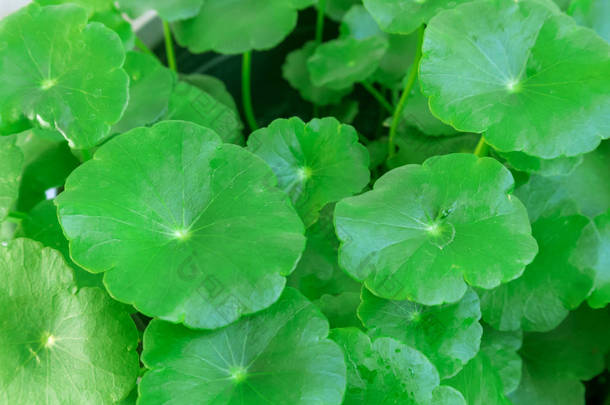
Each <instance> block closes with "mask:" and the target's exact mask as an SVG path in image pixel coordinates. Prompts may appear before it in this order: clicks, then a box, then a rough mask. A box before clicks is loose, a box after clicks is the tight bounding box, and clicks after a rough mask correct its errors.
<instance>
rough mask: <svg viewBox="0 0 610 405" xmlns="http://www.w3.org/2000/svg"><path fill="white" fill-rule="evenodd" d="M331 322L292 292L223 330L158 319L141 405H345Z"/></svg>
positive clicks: (147, 352) (147, 350) (150, 337)
mask: <svg viewBox="0 0 610 405" xmlns="http://www.w3.org/2000/svg"><path fill="white" fill-rule="evenodd" d="M327 335H328V322H327V321H326V319H324V317H323V316H322V314H320V312H319V311H318V310H317V309H316V308H315V307H314V306H313V305H312V304H311V303H310V302H309V301H307V299H305V297H303V296H302V295H301V294H299V293H298V292H297V291H295V290H293V289H291V288H287V289H286V291H285V292H284V294H283V295H282V297H281V298H280V299H279V300H278V302H277V303H276V304H274V305H273V306H271V307H270V308H268V309H266V310H265V311H262V312H260V313H258V314H255V315H253V316H248V317H244V318H243V319H241V320H240V321H238V322H236V323H234V324H232V325H230V326H228V327H226V328H223V329H219V330H214V331H195V330H190V329H187V328H184V327H182V326H178V325H171V324H168V323H165V322H162V321H158V320H155V321H153V322H152V323H151V324H150V326H149V327H148V328H147V329H146V332H145V334H144V353H143V361H144V364H146V366H147V367H148V368H149V369H150V371H148V372H147V373H146V374H145V375H144V377H143V379H142V382H141V383H140V395H141V397H140V400H139V402H138V403H139V404H141V405H152V404H167V403H170V402H174V401H179V403H183V404H201V405H205V404H214V405H220V404H223V405H224V404H226V405H229V404H231V405H233V404H235V405H241V404H253V405H254V404H268V405H284V404H291V405H292V404H294V405H309V404H314V403H316V404H325V405H339V404H340V403H341V400H342V398H343V393H344V391H345V364H344V361H343V354H342V353H341V350H340V348H339V347H337V345H336V344H335V343H334V342H332V341H330V340H328V339H327V338H326V337H327Z"/></svg>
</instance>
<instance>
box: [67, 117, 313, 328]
mask: <svg viewBox="0 0 610 405" xmlns="http://www.w3.org/2000/svg"><path fill="white" fill-rule="evenodd" d="M275 185H276V180H275V176H274V175H273V172H272V171H271V170H270V169H269V167H268V166H267V165H266V164H265V163H264V162H263V161H262V160H261V159H259V158H258V157H256V156H254V155H252V154H251V153H249V152H247V151H245V150H243V149H242V148H240V147H237V146H235V145H229V144H222V143H221V141H220V139H219V138H218V137H217V136H216V135H215V134H214V133H213V132H212V131H210V130H208V129H206V128H202V127H199V126H198V125H195V124H192V123H186V122H162V123H159V124H157V125H155V126H154V127H152V128H138V129H135V130H133V131H130V132H128V133H126V134H123V135H120V136H118V137H116V138H114V139H112V140H111V141H109V142H108V143H106V144H105V145H103V146H102V147H101V148H100V149H99V150H98V151H97V152H96V154H95V156H94V158H93V160H90V161H88V162H86V163H85V164H83V165H82V166H80V167H79V168H77V169H76V170H75V171H74V172H73V173H72V174H71V175H70V177H69V178H68V181H67V182H66V188H65V191H64V192H63V193H62V194H60V196H59V197H58V198H57V199H56V200H55V201H56V204H57V206H58V207H59V217H60V222H61V225H62V227H63V229H64V232H65V234H66V236H67V238H68V240H69V241H70V253H71V256H72V258H73V259H74V261H75V262H76V263H78V264H79V265H81V266H82V267H84V268H85V269H87V270H89V271H92V272H104V271H105V272H106V274H105V275H104V284H105V285H106V287H107V288H108V290H109V291H110V293H111V294H112V296H113V297H115V298H116V299H118V300H120V301H123V302H128V303H132V304H134V305H135V306H136V307H137V308H138V309H139V310H140V312H143V313H144V314H147V315H150V316H157V317H159V318H161V319H165V320H169V321H172V322H184V323H185V324H187V325H189V326H192V327H197V328H216V327H220V326H224V325H226V324H229V323H231V322H233V321H235V320H236V319H238V318H239V317H240V316H241V315H242V314H246V313H251V312H255V311H259V310H261V309H264V308H266V307H268V306H269V305H271V304H272V303H273V302H275V301H276V300H277V298H278V297H279V296H280V294H281V292H282V289H283V287H284V284H285V279H284V276H287V275H288V274H289V273H290V272H291V271H292V269H293V268H294V266H295V265H296V262H297V260H298V258H299V256H300V254H301V252H302V250H303V245H304V242H305V241H304V238H303V225H302V223H301V221H300V220H299V218H298V215H297V214H296V212H295V211H294V208H292V206H291V205H290V202H289V201H288V198H287V197H286V195H285V194H284V193H283V192H281V191H280V190H278V189H277V188H276V187H275ZM254 252H256V254H254ZM136 284H137V285H138V288H134V287H133V286H134V285H136Z"/></svg>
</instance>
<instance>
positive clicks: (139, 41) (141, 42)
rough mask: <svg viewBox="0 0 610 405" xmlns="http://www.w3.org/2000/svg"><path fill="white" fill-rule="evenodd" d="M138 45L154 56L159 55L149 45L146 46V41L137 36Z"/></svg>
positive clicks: (143, 50)
mask: <svg viewBox="0 0 610 405" xmlns="http://www.w3.org/2000/svg"><path fill="white" fill-rule="evenodd" d="M136 47H138V49H140V50H141V51H142V52H144V53H147V54H149V55H150V56H154V57H155V58H156V57H157V55H155V53H154V52H153V51H152V50H151V49H150V48H149V47H148V46H146V44H145V43H144V41H142V40H141V39H140V38H138V37H137V36H136Z"/></svg>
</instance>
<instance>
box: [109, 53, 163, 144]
mask: <svg viewBox="0 0 610 405" xmlns="http://www.w3.org/2000/svg"><path fill="white" fill-rule="evenodd" d="M124 68H125V71H126V72H127V74H128V75H129V79H130V81H129V104H128V105H127V109H126V110H125V113H124V114H123V118H121V120H120V121H119V122H117V123H116V124H115V125H114V126H113V127H112V132H115V133H116V132H118V133H122V132H127V131H129V130H130V129H133V128H137V127H142V126H145V125H149V124H152V123H154V122H156V121H157V120H158V119H159V118H161V116H162V115H163V114H165V113H166V112H167V109H168V104H169V100H170V96H171V95H172V91H173V89H174V75H173V73H172V71H171V70H169V69H167V68H166V67H164V66H163V65H161V63H159V60H158V59H157V58H155V57H154V56H151V55H147V54H143V53H138V52H133V51H131V52H128V53H127V58H126V59H125V66H124Z"/></svg>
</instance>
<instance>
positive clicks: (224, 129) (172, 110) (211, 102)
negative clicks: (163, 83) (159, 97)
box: [163, 82, 243, 145]
mask: <svg viewBox="0 0 610 405" xmlns="http://www.w3.org/2000/svg"><path fill="white" fill-rule="evenodd" d="M163 119H164V120H184V121H191V122H194V123H196V124H199V125H202V126H204V127H207V128H210V129H213V130H214V131H215V132H216V133H217V134H218V135H220V138H222V140H223V141H224V142H228V143H235V144H238V145H241V144H243V135H242V133H241V129H242V124H241V122H240V120H239V116H238V115H237V112H236V111H234V110H233V109H231V107H228V106H227V105H226V104H224V103H223V102H221V101H219V100H218V99H216V98H215V97H213V96H212V95H210V94H208V93H206V92H204V91H202V90H200V89H199V88H198V87H195V86H193V85H190V84H188V83H184V82H179V83H178V84H177V85H176V87H175V88H174V91H173V92H172V95H171V97H170V99H169V106H168V110H167V113H166V114H165V115H164V116H163Z"/></svg>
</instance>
